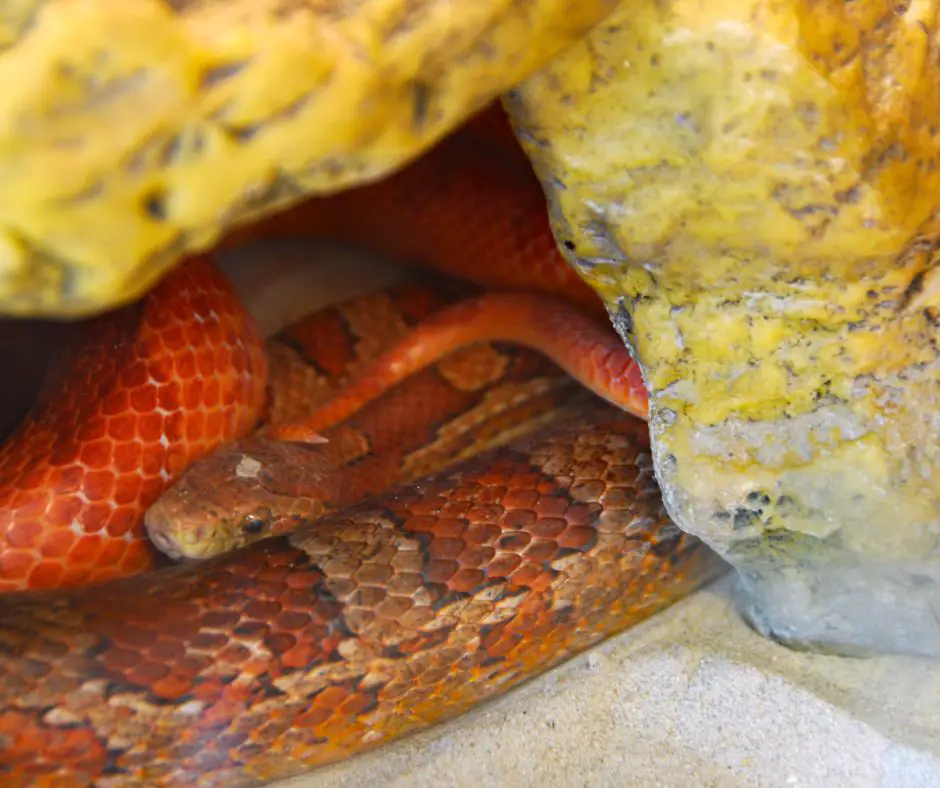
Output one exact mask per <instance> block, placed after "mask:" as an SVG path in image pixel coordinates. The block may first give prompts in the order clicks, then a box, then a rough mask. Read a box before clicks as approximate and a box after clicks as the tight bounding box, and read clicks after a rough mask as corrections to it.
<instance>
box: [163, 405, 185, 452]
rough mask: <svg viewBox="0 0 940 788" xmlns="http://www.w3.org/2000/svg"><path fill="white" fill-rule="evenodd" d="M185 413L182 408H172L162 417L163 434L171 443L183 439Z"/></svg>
mask: <svg viewBox="0 0 940 788" xmlns="http://www.w3.org/2000/svg"><path fill="white" fill-rule="evenodd" d="M186 415H187V414H186V413H185V412H184V411H183V410H172V411H170V412H169V413H168V414H167V415H166V416H164V417H163V434H164V435H165V436H166V439H167V440H168V441H169V442H170V443H171V444H173V443H176V442H178V441H181V440H183V436H184V435H185V434H186Z"/></svg>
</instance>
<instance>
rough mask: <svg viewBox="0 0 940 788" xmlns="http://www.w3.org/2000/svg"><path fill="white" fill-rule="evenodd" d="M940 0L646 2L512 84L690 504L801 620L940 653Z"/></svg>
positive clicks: (853, 642) (680, 506)
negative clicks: (939, 261) (636, 367)
mask: <svg viewBox="0 0 940 788" xmlns="http://www.w3.org/2000/svg"><path fill="white" fill-rule="evenodd" d="M938 10H940V9H938V3H937V2H936V1H935V0H924V1H923V2H910V3H901V4H897V3H895V4H889V3H885V2H883V0H856V1H855V2H852V3H845V2H842V1H841V0H665V2H656V3H653V2H627V0H624V2H622V3H621V5H620V7H619V9H618V10H617V11H615V12H614V14H612V15H611V16H610V17H608V18H607V19H606V20H605V21H604V23H602V24H601V25H600V26H598V27H597V28H596V29H594V30H593V31H592V32H591V33H590V34H589V35H588V36H587V37H586V38H585V39H584V40H583V41H582V42H580V43H579V44H577V45H575V46H573V47H572V48H570V49H569V50H567V51H566V52H565V53H564V54H562V55H561V56H560V57H558V58H556V59H555V60H554V61H553V62H552V64H551V65H550V66H549V67H548V68H547V69H546V70H544V71H542V72H540V73H539V74H538V75H536V76H535V77H533V78H531V79H529V80H527V81H526V82H525V83H524V84H522V85H521V86H520V87H519V89H518V90H517V91H515V92H514V93H513V95H512V97H511V100H510V101H509V106H510V108H511V111H512V114H513V115H514V121H515V123H516V125H517V128H518V130H519V132H520V137H521V139H522V140H523V142H524V143H525V145H526V148H527V151H528V153H529V155H530V157H531V158H532V159H533V161H534V163H535V165H536V168H537V170H538V172H539V174H540V177H541V178H542V180H543V184H544V185H545V187H546V190H547V191H548V193H549V199H550V203H551V210H552V215H553V226H554V229H555V232H556V235H557V237H558V238H559V240H560V241H562V242H563V246H564V247H565V252H566V254H567V255H568V257H569V259H570V260H571V261H572V262H573V263H574V264H575V265H576V266H578V267H579V269H580V270H581V271H582V272H583V274H584V275H585V277H586V278H587V279H588V281H589V282H590V283H591V284H592V285H594V286H595V287H596V288H597V289H598V290H599V291H600V292H601V293H603V294H604V297H605V300H606V301H607V303H608V304H609V306H610V309H611V313H612V315H613V317H614V321H615V323H616V324H617V325H618V328H619V330H620V331H621V334H622V335H623V336H624V338H625V340H626V341H627V342H628V343H629V344H630V345H631V346H632V348H633V349H634V351H635V353H636V355H637V358H638V359H639V360H640V362H641V364H642V365H643V367H644V372H645V375H646V379H647V382H648V384H649V386H650V389H651V396H652V403H651V414H652V431H653V436H654V440H655V444H656V457H657V465H658V471H659V475H660V480H661V482H662V483H663V486H664V492H665V494H666V499H667V502H668V504H669V507H670V512H671V514H672V515H673V516H674V517H675V519H676V520H677V522H678V523H679V524H680V525H681V526H682V527H683V528H684V529H686V530H688V531H691V532H693V533H697V534H699V535H700V536H702V537H703V538H704V539H705V540H706V541H708V542H709V543H710V544H711V545H712V546H714V547H716V548H717V549H718V550H719V551H720V552H721V553H722V554H724V555H725V556H726V557H727V558H728V559H729V560H730V561H732V562H733V563H735V564H737V566H738V567H739V569H740V570H741V578H742V580H743V582H744V586H745V588H746V589H747V590H748V592H749V593H750V598H749V600H748V604H749V605H750V609H749V611H748V612H749V614H750V616H751V618H752V620H753V621H754V622H755V623H756V624H757V626H758V627H759V628H761V629H763V630H764V631H769V632H772V633H773V634H774V635H775V636H777V637H781V638H784V639H788V640H790V641H791V642H796V641H802V642H806V643H815V644H817V645H822V646H825V647H836V648H846V649H855V648H859V647H862V645H863V644H864V645H865V647H876V646H877V647H887V648H895V647H897V648H900V649H902V650H911V651H921V652H929V653H940V625H938V624H937V623H936V621H937V616H936V615H933V614H932V613H931V610H932V609H934V608H936V609H937V610H940V566H938V563H937V559H936V558H935V557H933V556H937V555H940V461H938V460H940V455H938V449H937V447H938V445H940V417H938V416H936V415H935V414H936V413H937V412H938V405H940V398H938V384H940V364H938V351H937V347H936V339H937V329H936V321H937V317H938V315H940V312H938V311H937V309H938V307H940V285H938V284H937V282H938V279H937V274H936V273H935V267H934V266H935V261H936V257H937V236H938V227H940V226H938V224H937V220H936V219H935V218H934V212H935V210H936V207H937V203H938V200H940V168H938V166H937V165H938V156H940V131H938V127H940V69H938V68H937V67H936V63H937V56H938V49H937V44H936V39H937V34H938V30H937V18H938ZM572 108H576V111H572ZM848 589H852V590H851V591H849V590H848ZM928 619H929V623H925V622H927V620H928Z"/></svg>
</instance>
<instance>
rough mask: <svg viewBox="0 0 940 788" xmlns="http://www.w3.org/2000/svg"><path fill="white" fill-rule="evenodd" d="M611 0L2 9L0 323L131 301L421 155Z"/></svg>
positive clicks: (229, 2) (226, 0)
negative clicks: (257, 225)
mask: <svg viewBox="0 0 940 788" xmlns="http://www.w3.org/2000/svg"><path fill="white" fill-rule="evenodd" d="M615 5H616V2H615V0H579V2H577V3H574V4H572V3H570V2H568V0H485V2H481V1H480V0H430V1H429V2H419V3H415V2H409V1H407V0H357V1H356V2H337V0H298V1H296V2H284V0H200V1H199V2H197V1H196V0H175V1H174V2H166V0H122V1H121V2H102V0H45V2H36V1H35V0H33V2H29V1H28V0H26V1H25V2H13V0H7V1H6V2H0V84H3V85H4V89H3V91H2V92H0V118H2V121H3V122H2V123H0V313H2V314H8V315H11V314H12V315H43V316H44V315H54V316H78V315H85V314H90V313H94V312H99V311H102V310H105V309H108V308H111V307H114V306H116V305H118V304H120V303H126V302H128V301H131V300H134V299H136V298H137V297H139V296H140V295H142V294H143V293H144V292H146V291H147V290H148V289H149V288H150V287H152V286H153V284H154V283H155V282H156V281H157V279H158V278H159V276H160V275H161V274H163V273H165V272H166V270H167V269H168V268H169V267H170V266H172V265H173V264H175V263H176V262H177V261H178V260H179V259H180V257H181V256H183V255H185V254H187V253H192V252H195V251H198V250H203V249H206V248H208V247H210V246H211V245H213V244H214V243H215V242H216V241H218V240H219V238H220V237H221V236H222V235H223V234H224V233H225V232H226V231H227V230H229V229H231V228H233V227H234V226H236V225H238V224H240V223H243V222H245V221H248V220H250V219H252V218H256V217H258V216H261V215H265V214H270V213H272V212H273V211H275V210H276V209H278V208H282V207H284V206H286V205H289V204H291V203H296V202H298V201H299V200H300V199H302V198H303V197H304V196H307V195H312V194H329V193H332V192H335V191H338V190H341V189H343V188H346V187H349V186H351V185H354V184H357V183H361V182H367V181H371V180H374V179H376V178H378V177H380V176H382V175H384V174H386V173H388V172H390V171H392V170H393V169H394V168H396V167H399V166H401V165H403V164H404V163H406V162H407V161H408V160H410V159H412V158H414V157H415V156H417V155H418V154H419V153H421V152H422V151H423V150H426V149H427V148H429V147H430V146H431V145H432V144H433V143H434V142H436V141H437V140H438V139H440V138H441V137H442V136H444V135H445V134H446V133H447V132H448V131H450V130H451V129H453V128H454V127H456V126H458V125H459V124H460V123H461V122H462V121H463V120H464V119H466V118H467V117H469V116H470V115H471V114H472V113H474V112H475V111H477V110H479V109H481V108H482V107H483V106H484V105H486V104H488V103H489V102H490V101H492V99H493V98H495V97H496V96H498V95H499V94H500V93H502V92H503V91H505V90H506V89H508V88H509V87H511V86H512V85H514V84H516V83H517V82H519V81H520V80H521V79H523V78H525V77H527V76H529V75H530V74H532V73H534V72H535V71H536V70H537V69H538V68H540V67H542V66H543V65H544V64H546V63H547V62H548V61H549V60H551V58H552V57H554V56H555V55H556V54H557V53H558V52H560V51H561V50H562V49H563V48H564V47H565V46H568V45H570V44H571V43H572V42H574V41H577V40H578V39H579V38H580V37H581V36H583V35H584V33H585V32H586V31H587V30H588V29H589V28H590V27H591V26H592V25H594V24H596V23H597V22H598V21H599V20H600V19H602V18H603V17H604V15H605V14H607V13H608V12H609V11H610V10H611V9H612V8H614V7H615Z"/></svg>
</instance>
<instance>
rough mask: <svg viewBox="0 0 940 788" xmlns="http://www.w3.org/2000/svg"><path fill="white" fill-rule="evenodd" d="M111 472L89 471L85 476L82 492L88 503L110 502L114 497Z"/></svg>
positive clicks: (113, 480)
mask: <svg viewBox="0 0 940 788" xmlns="http://www.w3.org/2000/svg"><path fill="white" fill-rule="evenodd" d="M114 486H115V478H114V472H113V471H110V470H108V471H89V472H88V473H86V474H85V480H84V483H83V484H82V492H84V493H85V497H86V498H87V499H88V500H89V501H110V500H111V499H112V498H113V497H114Z"/></svg>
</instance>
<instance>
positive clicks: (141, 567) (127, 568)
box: [118, 538, 156, 576]
mask: <svg viewBox="0 0 940 788" xmlns="http://www.w3.org/2000/svg"><path fill="white" fill-rule="evenodd" d="M125 544H127V543H125ZM155 555H156V550H155V548H154V547H152V546H151V544H150V542H148V541H147V540H146V539H143V538H141V539H138V540H137V541H135V542H131V543H130V544H128V545H127V549H126V550H125V551H124V558H123V559H122V560H121V563H120V571H119V572H118V575H120V576H127V575H136V574H140V573H141V572H146V571H147V570H148V569H152V568H153V567H154V564H155V560H154V558H155Z"/></svg>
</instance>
